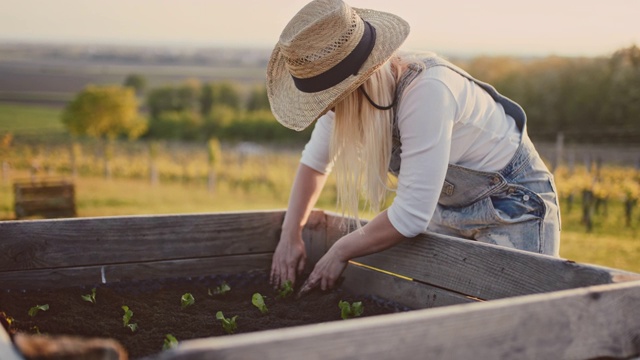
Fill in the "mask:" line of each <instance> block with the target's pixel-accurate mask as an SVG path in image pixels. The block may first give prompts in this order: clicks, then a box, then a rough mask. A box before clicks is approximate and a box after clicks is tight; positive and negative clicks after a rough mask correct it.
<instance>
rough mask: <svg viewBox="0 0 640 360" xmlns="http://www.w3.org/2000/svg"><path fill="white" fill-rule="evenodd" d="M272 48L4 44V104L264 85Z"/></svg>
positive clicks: (0, 91) (0, 57)
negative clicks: (180, 87) (189, 83)
mask: <svg viewBox="0 0 640 360" xmlns="http://www.w3.org/2000/svg"><path fill="white" fill-rule="evenodd" d="M269 54H270V50H268V49H230V48H199V49H188V48H182V49H181V48H159V47H131V46H99V47H98V46H90V45H85V46H82V45H57V44H42V45H36V44H15V43H4V44H3V43H0V102H19V103H37V104H44V105H53V106H62V105H64V104H65V103H66V102H68V101H69V100H70V99H71V98H73V96H74V95H75V93H77V92H78V91H80V90H82V89H83V88H84V87H85V86H87V85H89V84H96V85H98V84H122V83H123V81H124V79H125V78H126V77H127V76H128V75H130V74H140V75H142V76H144V77H145V78H146V79H147V87H148V88H153V87H157V86H161V85H170V84H176V83H181V82H183V81H184V80H186V79H198V80H199V81H201V82H203V83H204V82H211V81H233V82H237V83H240V84H246V85H252V84H259V83H264V77H265V69H266V65H267V62H268V58H269Z"/></svg>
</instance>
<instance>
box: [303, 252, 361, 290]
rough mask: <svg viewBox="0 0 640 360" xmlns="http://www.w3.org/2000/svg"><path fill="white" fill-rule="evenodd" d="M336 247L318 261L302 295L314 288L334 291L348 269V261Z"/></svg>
mask: <svg viewBox="0 0 640 360" xmlns="http://www.w3.org/2000/svg"><path fill="white" fill-rule="evenodd" d="M335 249H336V246H334V247H332V248H331V249H329V251H328V252H327V253H326V254H325V255H324V256H323V257H322V258H321V259H320V260H319V261H318V263H317V264H316V266H315V267H314V269H313V271H312V272H311V275H309V278H307V280H306V281H305V283H304V285H302V288H301V289H300V294H304V293H305V292H308V291H311V290H312V289H313V288H315V287H318V286H320V288H321V289H322V290H329V289H332V288H333V287H334V286H335V285H336V282H337V281H338V279H339V278H340V275H341V274H342V272H343V271H344V269H345V268H346V267H347V263H348V261H349V260H348V259H343V258H342V257H341V256H340V255H339V252H338V251H337V250H335Z"/></svg>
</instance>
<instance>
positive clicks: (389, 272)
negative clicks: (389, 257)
mask: <svg viewBox="0 0 640 360" xmlns="http://www.w3.org/2000/svg"><path fill="white" fill-rule="evenodd" d="M349 263H350V264H353V265H356V266H360V267H363V268H365V269H369V270H373V271H378V272H381V273H383V274H387V275H391V276H395V277H399V278H401V279H404V280H409V281H413V279H412V278H410V277H406V276H403V275H400V274H396V273H392V272H391V271H387V270H382V269H378V268H375V267H373V266H369V265H365V264H362V263H359V262H355V261H353V260H349Z"/></svg>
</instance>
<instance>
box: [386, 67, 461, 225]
mask: <svg viewBox="0 0 640 360" xmlns="http://www.w3.org/2000/svg"><path fill="white" fill-rule="evenodd" d="M457 111H458V104H457V103H456V100H455V97H454V96H453V93H452V92H451V90H450V88H449V87H448V86H447V85H446V84H445V83H444V82H442V81H440V80H438V79H434V78H432V77H426V76H424V75H423V76H420V77H418V78H417V79H415V80H414V81H413V82H412V83H411V84H410V85H409V86H408V87H407V88H406V89H405V91H404V93H403V95H402V102H401V103H400V106H399V109H398V126H399V130H400V139H401V142H402V154H401V160H402V162H401V166H400V173H399V174H398V187H397V192H396V197H395V199H394V201H393V203H392V204H391V206H390V207H389V209H388V211H387V214H388V216H389V220H390V222H391V224H392V225H393V226H394V227H395V228H396V230H398V232H400V233H401V234H402V235H404V236H406V237H414V236H416V235H418V234H420V233H422V232H424V231H426V229H427V226H428V225H429V221H430V220H431V218H432V217H433V213H434V211H435V208H436V205H437V202H438V198H439V197H440V192H441V191H442V185H443V183H444V179H445V176H446V173H447V167H448V164H449V155H450V148H451V139H452V130H453V124H454V119H455V117H456V113H457Z"/></svg>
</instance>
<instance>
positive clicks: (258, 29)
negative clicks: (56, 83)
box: [0, 0, 640, 56]
mask: <svg viewBox="0 0 640 360" xmlns="http://www.w3.org/2000/svg"><path fill="white" fill-rule="evenodd" d="M307 2H308V1H307V0H287V1H277V2H263V1H252V0H235V1H233V2H227V1H203V0H181V1H180V3H176V2H172V1H169V0H164V1H158V0H136V1H134V2H131V1H126V0H111V1H107V0H92V1H91V2H86V1H84V0H57V1H55V2H48V1H44V0H21V1H20V2H13V1H10V0H0V7H2V8H3V12H2V13H0V42H5V43H6V42H10V43H16V42H18V43H20V42H22V43H31V44H36V43H41V44H42V43H50V44H70V45H74V44H75V45H96V46H150V47H170V48H176V47H182V48H198V47H227V48H257V49H260V48H264V49H269V48H273V46H274V45H275V43H276V42H277V39H278V37H279V35H280V32H281V31H282V29H283V28H284V26H285V25H286V23H287V22H288V21H289V19H290V18H291V17H292V16H293V15H294V14H295V13H296V12H297V11H298V10H300V8H302V7H303V6H304V5H305V4H306V3H307ZM347 3H348V4H349V5H351V6H353V7H358V8H370V9H376V10H380V11H386V12H391V13H394V14H396V15H398V16H400V17H402V18H404V19H405V20H406V21H408V22H409V23H410V25H411V27H412V31H411V34H410V35H409V38H408V39H407V41H406V42H405V44H404V45H403V47H402V49H403V50H429V51H434V52H438V53H448V54H461V55H465V56H478V55H511V56H549V55H558V56H606V55H610V54H611V53H613V52H614V51H616V50H618V49H621V48H626V47H629V46H632V45H634V44H638V42H640V26H639V25H638V23H637V14H638V13H640V2H636V1H627V0H614V1H611V2H608V3H606V4H605V3H603V2H601V1H599V0H598V1H596V0H583V1H577V0H566V1H562V2H556V1H555V0H540V1H539V2H537V3H535V5H533V4H532V5H530V4H528V3H524V4H523V3H514V2H512V1H508V0H485V1H484V2H482V3H478V2H475V1H458V2H456V3H454V4H423V3H421V4H414V3H411V4H408V3H409V2H393V3H387V1H384V0H351V1H347ZM246 9H252V10H251V11H247V10H246ZM459 9H464V11H463V12H461V11H460V10H459ZM140 14H144V16H141V15H140Z"/></svg>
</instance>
